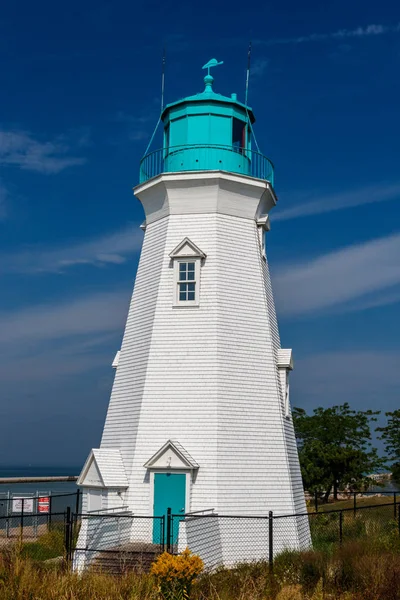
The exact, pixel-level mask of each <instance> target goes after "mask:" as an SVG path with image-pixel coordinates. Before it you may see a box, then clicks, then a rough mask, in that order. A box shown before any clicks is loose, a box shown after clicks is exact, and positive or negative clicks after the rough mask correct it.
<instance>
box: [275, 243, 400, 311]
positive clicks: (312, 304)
mask: <svg viewBox="0 0 400 600" xmlns="http://www.w3.org/2000/svg"><path fill="white" fill-rule="evenodd" d="M399 256H400V234H394V235H391V236H388V237H384V238H378V239H375V240H371V241H368V242H365V243H363V244H358V245H353V246H348V247H346V248H343V249H340V250H337V251H335V252H330V253H329V254H325V255H323V256H320V257H318V258H316V259H314V260H311V261H308V262H302V263H295V264H293V265H289V266H286V267H285V266H282V267H280V270H279V272H278V273H277V275H276V277H275V278H274V284H275V290H276V296H277V306H278V308H279V312H280V313H281V314H283V315H289V316H290V315H291V316H293V315H301V314H310V313H320V312H321V311H326V310H333V309H337V308H338V307H341V309H343V310H345V309H346V307H347V306H348V307H349V309H351V310H354V309H355V306H354V302H360V301H361V304H358V305H356V308H357V306H358V309H359V310H361V309H362V308H363V305H362V303H363V302H364V303H365V302H366V301H367V304H368V303H371V302H373V301H374V300H375V299H374V297H371V295H373V294H382V292H385V291H389V292H390V296H389V297H387V300H388V303H393V301H394V297H393V293H392V291H393V290H390V288H393V287H394V286H398V285H400V261H399V258H398V257H399ZM395 294H397V290H395ZM375 301H377V300H375ZM383 302H384V296H382V295H381V296H380V305H382V303H383ZM351 303H353V304H351ZM364 308H368V306H364Z"/></svg>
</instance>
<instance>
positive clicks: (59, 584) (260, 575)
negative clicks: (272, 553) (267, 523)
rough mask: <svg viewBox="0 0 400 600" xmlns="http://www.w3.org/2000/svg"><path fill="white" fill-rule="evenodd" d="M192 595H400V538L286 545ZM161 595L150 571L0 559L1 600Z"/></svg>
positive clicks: (204, 580) (265, 599)
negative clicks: (269, 558)
mask: <svg viewBox="0 0 400 600" xmlns="http://www.w3.org/2000/svg"><path fill="white" fill-rule="evenodd" d="M190 598H191V600H400V545H397V546H394V547H390V548H389V547H387V544H382V541H381V540H380V539H379V538H374V541H373V543H372V544H365V541H364V543H362V542H360V541H355V542H354V541H349V542H346V543H345V544H344V545H343V546H342V547H341V548H339V547H335V548H334V549H332V550H331V552H326V551H308V552H294V551H286V552H284V553H282V554H280V555H279V556H277V558H276V560H275V563H274V569H273V572H271V571H270V570H269V567H268V564H266V563H262V562H260V563H252V564H247V565H238V566H237V567H236V568H234V569H219V570H218V571H217V572H215V573H212V574H204V575H202V576H201V577H200V578H199V579H198V581H197V583H195V584H194V586H193V588H192V593H191V597H190ZM28 599H29V600H160V596H159V592H158V589H157V587H156V585H155V581H154V579H153V578H152V576H151V575H148V574H133V573H131V574H127V575H124V576H119V577H115V576H111V575H106V574H101V573H93V572H90V571H89V572H86V573H84V574H83V575H82V576H78V575H76V574H74V573H71V572H70V571H68V570H66V569H65V567H64V566H63V565H61V564H52V565H49V564H47V563H43V562H38V561H35V560H32V559H29V558H23V557H22V555H21V548H18V547H15V548H13V549H9V550H8V551H7V552H6V553H4V554H3V555H2V559H1V561H0V600H28Z"/></svg>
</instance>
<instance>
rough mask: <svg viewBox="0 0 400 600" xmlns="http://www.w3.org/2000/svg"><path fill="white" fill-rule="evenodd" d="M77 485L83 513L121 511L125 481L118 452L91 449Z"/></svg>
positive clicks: (126, 479) (123, 502)
mask: <svg viewBox="0 0 400 600" xmlns="http://www.w3.org/2000/svg"><path fill="white" fill-rule="evenodd" d="M77 484H78V485H79V486H80V487H81V488H82V512H83V513H86V512H89V513H93V512H99V511H102V512H107V511H111V510H113V509H117V508H122V507H123V506H124V505H125V492H126V489H127V488H128V478H127V476H126V472H125V467H124V463H123V460H122V456H121V452H120V451H119V450H118V449H114V448H93V450H91V452H90V454H89V456H88V458H87V460H86V462H85V464H84V466H83V469H82V471H81V474H80V475H79V477H78V481H77Z"/></svg>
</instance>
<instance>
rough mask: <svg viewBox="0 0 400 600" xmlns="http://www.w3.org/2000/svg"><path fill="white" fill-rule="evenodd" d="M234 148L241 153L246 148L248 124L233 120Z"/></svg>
mask: <svg viewBox="0 0 400 600" xmlns="http://www.w3.org/2000/svg"><path fill="white" fill-rule="evenodd" d="M232 146H233V148H234V150H235V151H236V152H240V153H243V151H244V148H245V147H246V124H245V123H244V122H243V121H240V119H235V118H233V119H232Z"/></svg>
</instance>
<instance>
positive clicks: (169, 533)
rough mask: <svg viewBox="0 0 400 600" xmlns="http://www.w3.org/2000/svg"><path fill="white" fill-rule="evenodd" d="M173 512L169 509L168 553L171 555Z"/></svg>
mask: <svg viewBox="0 0 400 600" xmlns="http://www.w3.org/2000/svg"><path fill="white" fill-rule="evenodd" d="M171 512H172V510H171V509H170V508H167V552H169V553H170V552H171V529H172V528H171V525H172V523H171V521H172V517H171Z"/></svg>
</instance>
